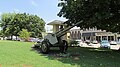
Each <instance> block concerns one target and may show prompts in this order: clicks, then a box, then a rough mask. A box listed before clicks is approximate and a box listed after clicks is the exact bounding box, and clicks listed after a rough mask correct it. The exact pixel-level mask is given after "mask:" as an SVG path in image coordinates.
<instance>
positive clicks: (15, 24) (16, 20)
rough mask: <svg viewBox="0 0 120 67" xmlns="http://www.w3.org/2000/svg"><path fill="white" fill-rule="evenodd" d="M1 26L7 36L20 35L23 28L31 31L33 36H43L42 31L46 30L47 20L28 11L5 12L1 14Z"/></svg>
mask: <svg viewBox="0 0 120 67" xmlns="http://www.w3.org/2000/svg"><path fill="white" fill-rule="evenodd" d="M1 20H2V22H1V24H0V25H1V27H2V31H3V33H4V34H5V36H13V35H14V36H18V35H19V34H18V33H19V32H20V31H22V29H26V30H28V32H31V36H32V37H39V38H41V37H42V35H41V32H43V31H45V29H44V26H45V21H44V20H43V19H42V18H40V17H38V16H37V15H30V14H26V13H4V14H2V16H1Z"/></svg>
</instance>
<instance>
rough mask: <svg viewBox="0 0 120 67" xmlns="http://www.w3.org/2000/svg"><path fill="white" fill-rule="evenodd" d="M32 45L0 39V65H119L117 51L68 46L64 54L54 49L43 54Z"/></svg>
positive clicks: (16, 66)
mask: <svg viewBox="0 0 120 67" xmlns="http://www.w3.org/2000/svg"><path fill="white" fill-rule="evenodd" d="M32 45H33V43H29V42H18V41H0V67H120V52H119V51H113V50H106V49H92V48H80V47H70V48H69V49H68V54H65V56H64V55H63V54H59V52H58V54H57V53H56V51H53V52H52V51H51V53H50V54H46V55H45V54H41V53H39V52H37V51H35V50H32V49H31V46H32ZM58 55H60V56H58ZM61 55H62V56H61Z"/></svg>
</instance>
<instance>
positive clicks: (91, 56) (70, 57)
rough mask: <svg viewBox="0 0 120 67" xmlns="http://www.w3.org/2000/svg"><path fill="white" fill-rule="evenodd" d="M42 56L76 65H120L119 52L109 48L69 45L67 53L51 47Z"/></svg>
mask: <svg viewBox="0 0 120 67" xmlns="http://www.w3.org/2000/svg"><path fill="white" fill-rule="evenodd" d="M37 51H38V53H40V50H37ZM42 56H45V57H46V58H48V59H49V60H58V61H60V62H62V63H64V64H71V65H76V66H78V67H120V64H119V62H120V52H119V51H115V50H110V49H94V48H81V47H69V49H68V52H67V54H62V53H60V51H59V50H54V49H53V50H51V51H50V53H49V54H42Z"/></svg>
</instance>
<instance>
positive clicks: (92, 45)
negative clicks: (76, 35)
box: [81, 43, 120, 50]
mask: <svg viewBox="0 0 120 67" xmlns="http://www.w3.org/2000/svg"><path fill="white" fill-rule="evenodd" d="M81 47H91V48H99V47H100V44H99V43H98V44H90V45H87V44H86V43H84V44H82V45H81ZM119 48H120V45H111V46H110V49H113V50H118V49H119Z"/></svg>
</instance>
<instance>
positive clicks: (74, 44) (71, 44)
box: [69, 40, 79, 46]
mask: <svg viewBox="0 0 120 67" xmlns="http://www.w3.org/2000/svg"><path fill="white" fill-rule="evenodd" d="M69 44H70V46H77V44H79V43H78V41H75V40H71V41H70V42H69Z"/></svg>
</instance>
